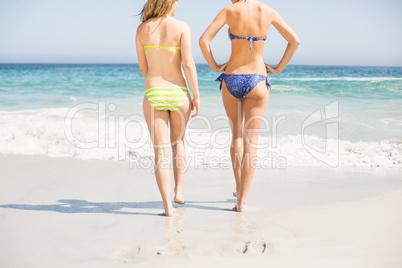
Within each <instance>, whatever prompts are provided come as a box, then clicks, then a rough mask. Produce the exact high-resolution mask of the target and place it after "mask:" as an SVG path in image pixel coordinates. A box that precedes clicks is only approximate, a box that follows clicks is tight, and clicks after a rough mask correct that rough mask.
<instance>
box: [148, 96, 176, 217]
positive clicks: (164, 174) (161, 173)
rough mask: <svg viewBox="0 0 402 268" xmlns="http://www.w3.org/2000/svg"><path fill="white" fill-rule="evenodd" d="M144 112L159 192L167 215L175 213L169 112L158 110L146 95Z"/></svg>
mask: <svg viewBox="0 0 402 268" xmlns="http://www.w3.org/2000/svg"><path fill="white" fill-rule="evenodd" d="M143 112H144V116H145V120H146V121H147V125H148V129H149V132H150V134H151V139H152V143H153V146H154V152H155V177H156V182H157V184H158V188H159V192H160V194H161V196H162V200H163V207H164V208H165V214H166V216H173V215H174V212H175V210H174V208H173V206H172V201H171V199H170V172H169V164H168V163H169V162H168V161H169V147H170V146H169V138H168V122H169V112H168V111H160V110H156V109H155V108H154V107H152V106H151V104H150V103H149V101H148V99H147V98H146V97H144V101H143Z"/></svg>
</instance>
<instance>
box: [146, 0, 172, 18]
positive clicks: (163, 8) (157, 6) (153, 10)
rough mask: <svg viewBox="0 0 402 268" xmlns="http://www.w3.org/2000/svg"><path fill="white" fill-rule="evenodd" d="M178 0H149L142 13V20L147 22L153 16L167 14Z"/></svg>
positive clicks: (158, 16)
mask: <svg viewBox="0 0 402 268" xmlns="http://www.w3.org/2000/svg"><path fill="white" fill-rule="evenodd" d="M176 1H177V0H148V1H147V3H146V4H145V5H144V8H143V9H142V11H141V13H140V14H139V15H140V16H141V21H142V22H146V21H147V20H149V19H152V18H160V17H163V16H165V15H166V14H167V13H168V12H169V11H170V10H171V9H172V6H173V4H174V2H176Z"/></svg>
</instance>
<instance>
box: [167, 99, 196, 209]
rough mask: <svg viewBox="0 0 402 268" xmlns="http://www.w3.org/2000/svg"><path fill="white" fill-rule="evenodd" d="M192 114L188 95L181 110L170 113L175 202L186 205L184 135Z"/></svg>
mask: <svg viewBox="0 0 402 268" xmlns="http://www.w3.org/2000/svg"><path fill="white" fill-rule="evenodd" d="M190 114H191V99H190V95H189V94H187V98H186V99H185V101H184V103H183V105H182V106H181V107H180V109H179V110H177V111H175V112H170V141H171V143H172V151H173V174H174V182H175V187H174V193H175V195H174V202H176V203H178V204H184V198H183V177H184V172H185V169H186V150H185V148H184V134H185V131H186V126H187V123H188V120H189V118H190Z"/></svg>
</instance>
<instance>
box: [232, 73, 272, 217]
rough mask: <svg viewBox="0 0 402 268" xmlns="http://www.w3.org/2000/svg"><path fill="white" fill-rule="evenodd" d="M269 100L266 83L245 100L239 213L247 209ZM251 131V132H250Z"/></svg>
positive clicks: (261, 84)
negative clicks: (254, 162) (260, 135)
mask: <svg viewBox="0 0 402 268" xmlns="http://www.w3.org/2000/svg"><path fill="white" fill-rule="evenodd" d="M268 99H269V91H268V90H267V84H266V83H265V81H263V82H261V83H259V84H258V85H257V86H256V87H255V88H254V89H253V90H251V92H250V93H249V94H247V96H246V97H245V99H244V115H245V130H244V143H243V144H244V153H243V163H242V168H241V180H240V191H239V197H238V199H237V211H239V212H241V211H244V209H245V204H246V198H247V194H248V191H249V189H250V185H251V181H252V180H253V176H254V172H255V166H254V164H253V159H255V157H257V148H256V145H257V143H258V137H259V134H260V129H261V124H262V119H261V118H262V117H264V115H265V111H266V109H267V105H268ZM248 130H250V131H248Z"/></svg>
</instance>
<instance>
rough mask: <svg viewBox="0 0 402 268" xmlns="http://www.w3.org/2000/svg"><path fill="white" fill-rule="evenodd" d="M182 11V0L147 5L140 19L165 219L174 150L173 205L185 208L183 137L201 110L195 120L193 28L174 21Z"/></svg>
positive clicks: (146, 104)
mask: <svg viewBox="0 0 402 268" xmlns="http://www.w3.org/2000/svg"><path fill="white" fill-rule="evenodd" d="M177 7H178V1H177V0H148V1H147V3H146V4H145V6H144V9H143V10H142V12H141V13H140V15H141V21H142V24H141V25H140V26H139V27H138V29H137V36H136V47H137V55H138V65H139V68H140V71H141V74H142V75H143V76H144V78H145V85H144V87H145V94H144V100H143V112H144V116H145V120H146V122H147V125H148V129H149V132H150V134H151V139H152V143H153V146H154V152H155V177H156V181H157V184H158V187H159V191H160V193H161V196H162V200H163V206H164V209H165V215H166V216H172V215H174V212H175V210H174V208H173V206H172V202H171V199H170V171H169V168H168V166H169V164H168V161H169V154H170V150H169V148H170V147H171V148H172V151H173V173H174V179H175V188H174V192H175V196H174V201H175V202H176V203H180V204H184V199H183V195H182V184H183V176H184V170H185V163H186V161H185V157H186V153H185V148H184V133H185V130H186V125H187V122H188V120H189V117H190V114H191V110H193V109H194V108H196V113H195V114H194V115H193V116H192V117H194V116H196V115H197V114H198V112H199V109H200V97H199V92H198V82H197V72H196V67H195V63H194V60H193V56H192V49H191V37H190V27H189V25H188V24H187V23H186V22H183V21H179V20H176V19H174V18H173V16H174V14H175V11H176V9H177ZM182 66H183V68H184V71H183V68H182ZM184 72H185V74H186V76H187V78H188V82H189V85H190V88H191V91H192V93H193V99H192V100H191V97H190V94H189V92H188V86H187V82H186V79H185V76H184ZM169 124H170V128H169ZM169 131H170V141H169V138H168V137H169V135H168V132H169Z"/></svg>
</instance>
